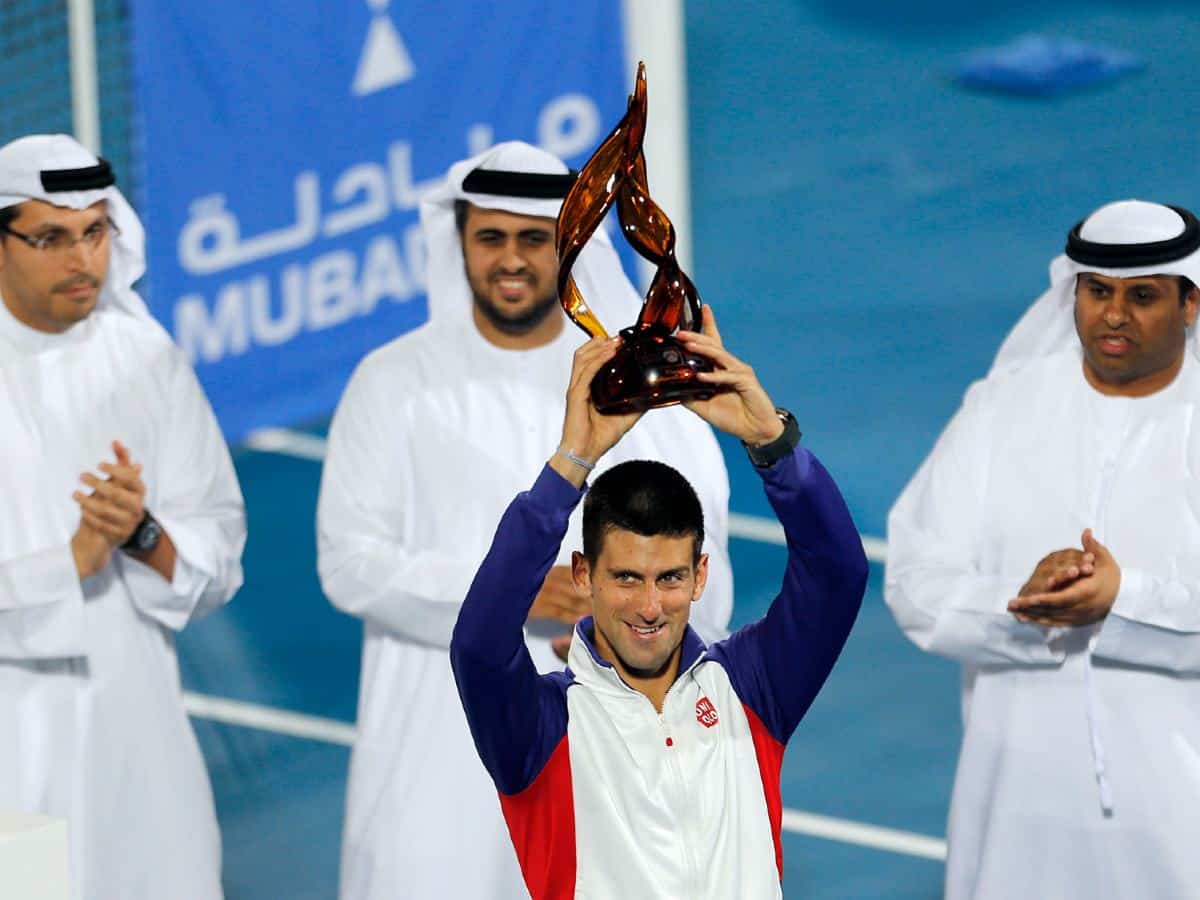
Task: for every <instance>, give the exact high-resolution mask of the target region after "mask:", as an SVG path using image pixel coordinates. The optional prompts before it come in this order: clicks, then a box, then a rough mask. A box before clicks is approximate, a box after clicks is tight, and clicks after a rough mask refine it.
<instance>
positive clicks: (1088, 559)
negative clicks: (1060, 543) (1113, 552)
mask: <svg viewBox="0 0 1200 900" xmlns="http://www.w3.org/2000/svg"><path fill="white" fill-rule="evenodd" d="M1095 566H1096V556H1095V554H1092V553H1085V552H1084V551H1083V550H1075V549H1067V550H1055V551H1054V552H1053V553H1049V554H1047V555H1046V556H1044V557H1042V560H1041V562H1039V563H1038V564H1037V566H1036V567H1035V568H1034V570H1033V574H1032V575H1030V576H1029V580H1028V581H1026V582H1025V585H1024V586H1023V587H1022V588H1021V591H1020V593H1019V595H1018V596H1021V597H1028V596H1029V595H1030V594H1048V593H1050V592H1052V591H1057V590H1058V589H1059V588H1063V587H1066V586H1067V585H1068V584H1070V583H1071V582H1073V581H1076V580H1078V579H1080V578H1086V577H1087V576H1089V575H1091V574H1092V573H1093V572H1094V571H1095V570H1096V569H1095Z"/></svg>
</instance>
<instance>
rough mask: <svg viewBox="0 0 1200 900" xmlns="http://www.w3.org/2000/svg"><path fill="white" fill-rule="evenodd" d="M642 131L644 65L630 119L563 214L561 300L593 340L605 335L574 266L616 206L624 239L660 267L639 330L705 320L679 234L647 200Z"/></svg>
mask: <svg viewBox="0 0 1200 900" xmlns="http://www.w3.org/2000/svg"><path fill="white" fill-rule="evenodd" d="M645 133H646V73H645V67H644V66H643V65H640V64H639V65H638V74H637V83H636V85H635V86H634V92H633V94H632V96H630V98H629V105H628V109H627V110H626V113H625V117H624V118H623V119H621V121H620V122H619V123H618V124H617V127H616V128H614V129H613V130H612V133H611V134H609V136H608V137H607V138H605V139H604V142H603V143H602V144H601V145H600V147H599V148H598V149H597V150H596V152H595V153H594V154H592V158H591V159H589V160H588V162H587V165H585V166H584V167H583V170H582V171H581V172H580V173H579V177H578V178H577V179H576V180H575V184H574V186H573V187H572V188H571V191H570V193H569V194H568V195H567V197H566V199H564V200H563V205H562V210H561V211H560V212H559V215H558V231H557V250H558V259H559V270H558V295H559V297H560V298H561V299H562V303H563V307H564V309H565V310H566V312H567V315H568V316H570V317H571V319H572V321H574V322H575V323H576V324H577V325H579V326H580V327H581V328H583V329H584V331H586V332H588V334H590V335H591V336H592V337H607V334H606V333H605V331H604V326H602V325H600V323H599V322H598V321H597V320H596V317H595V316H594V315H593V314H592V312H591V310H590V309H588V306H587V302H586V301H585V300H584V299H583V296H582V294H580V292H579V287H578V285H576V284H575V279H574V277H573V276H572V275H571V266H572V265H573V264H574V262H575V259H576V258H577V257H578V256H579V253H580V251H582V250H583V245H584V244H586V243H587V241H588V238H590V237H591V236H592V234H594V233H595V231H596V229H597V228H599V227H600V223H601V222H603V221H604V217H605V215H606V214H607V213H608V211H609V210H610V209H611V208H612V207H613V205H614V204H616V207H617V216H618V218H619V219H620V222H621V231H622V233H623V234H624V235H625V240H626V241H628V242H629V244H630V245H631V246H632V247H633V249H634V250H636V251H637V252H638V253H639V254H640V255H641V256H643V257H644V258H645V259H647V260H649V261H650V262H651V263H653V264H654V265H655V266H657V267H658V271H657V272H656V273H655V275H654V280H653V281H652V282H651V284H650V291H649V293H647V295H646V302H645V303H644V304H643V306H642V312H641V315H639V316H638V321H637V324H636V326H635V327H636V328H637V329H646V328H650V327H652V326H655V325H657V326H659V327H661V328H665V329H666V330H667V332H668V333H671V332H674V331H675V329H676V328H696V327H697V326H698V325H699V322H700V300H699V295H698V293H697V291H696V287H695V285H693V284H692V282H691V279H689V278H688V277H687V275H686V274H685V273H684V271H683V270H682V269H681V268H680V267H679V262H678V260H676V258H675V228H674V227H673V226H672V225H671V220H670V219H668V218H667V216H666V213H664V212H663V211H662V209H660V208H659V206H658V204H656V203H655V202H654V201H653V200H652V199H651V198H650V190H649V188H648V186H647V183H646V157H645V155H644V154H643V152H642V138H643V137H644V136H645Z"/></svg>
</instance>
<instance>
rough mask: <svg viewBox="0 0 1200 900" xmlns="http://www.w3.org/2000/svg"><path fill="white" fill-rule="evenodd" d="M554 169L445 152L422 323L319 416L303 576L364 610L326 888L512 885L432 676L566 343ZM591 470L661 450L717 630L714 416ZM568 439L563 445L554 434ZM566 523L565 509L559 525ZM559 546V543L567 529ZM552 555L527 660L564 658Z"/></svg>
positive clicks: (606, 292) (498, 153)
mask: <svg viewBox="0 0 1200 900" xmlns="http://www.w3.org/2000/svg"><path fill="white" fill-rule="evenodd" d="M570 179H571V176H570V174H569V173H568V169H567V167H566V166H565V165H563V163H562V162H561V161H560V160H558V159H556V158H555V157H553V156H551V155H549V154H547V153H544V152H542V151H540V150H538V149H536V148H534V147H531V146H529V145H527V144H521V143H516V142H513V143H507V144H501V145H498V146H496V147H494V148H493V149H492V150H490V151H488V152H486V153H484V154H482V155H480V156H477V157H475V158H473V159H469V160H466V161H464V162H460V163H458V164H456V165H455V166H453V167H452V168H451V169H450V171H449V173H448V175H447V179H446V181H445V183H444V184H443V185H442V186H440V188H439V189H438V190H436V191H435V192H433V193H431V194H430V195H429V196H428V197H427V198H426V200H425V201H424V202H423V203H422V207H421V223H422V228H423V231H424V234H425V238H426V246H427V248H428V252H429V264H428V266H427V270H428V273H429V274H428V281H429V285H428V292H429V312H430V321H429V323H428V324H427V325H425V326H423V327H422V328H420V329H418V330H417V331H415V332H413V333H410V334H408V335H405V336H403V337H401V338H399V339H397V340H395V341H393V342H391V343H390V344H388V345H386V346H384V347H382V348H381V349H379V350H377V351H375V352H374V353H372V354H371V355H370V356H368V357H367V358H366V359H365V360H364V361H363V362H362V364H361V365H360V366H359V367H358V370H357V371H356V372H355V374H354V376H353V378H352V379H351V382H350V384H349V386H348V387H347V389H346V392H345V395H344V396H343V397H342V400H341V404H340V405H339V407H338V410H337V413H336V415H335V416H334V420H333V424H332V426H331V429H330V435H329V455H328V458H327V460H326V463H325V470H324V475H323V478H322V482H321V497H320V502H319V506H318V515H317V522H318V529H317V532H318V553H319V565H320V574H321V582H322V585H323V586H324V588H325V592H326V594H327V595H328V596H329V598H330V600H331V601H332V602H333V603H334V604H335V605H336V606H337V607H338V608H340V609H342V610H344V611H346V612H348V613H350V614H352V615H355V616H358V617H360V618H362V619H363V620H364V622H365V625H366V631H365V641H364V648H363V662H362V684H361V690H360V697H359V708H358V728H359V737H358V740H357V742H356V744H355V746H354V753H353V758H352V761H351V766H350V783H349V788H348V798H347V808H346V821H345V834H344V839H343V849H342V872H341V895H342V897H343V898H344V900H366V898H380V900H382V898H393V897H470V898H473V900H488V898H496V900H507V898H520V897H527V896H528V893H527V891H526V890H525V886H524V882H523V880H522V878H521V873H520V870H519V868H518V866H517V860H516V856H515V854H514V853H513V849H512V843H511V841H510V839H509V836H508V832H507V829H506V827H505V824H504V819H503V817H502V816H501V813H500V805H499V802H498V801H497V799H496V793H495V790H494V789H493V787H492V783H491V780H490V779H489V777H488V774H487V772H486V771H485V770H484V768H483V766H482V765H481V764H480V762H479V758H478V755H477V754H476V752H475V747H474V744H473V743H472V741H471V735H470V731H469V730H468V728H467V723H466V718H465V716H464V715H463V711H462V705H461V703H460V702H459V699H458V693H457V691H456V689H455V685H454V679H453V677H452V674H451V670H450V662H449V646H450V635H451V632H452V630H453V628H454V623H455V620H456V619H457V618H458V611H459V608H460V606H461V603H462V600H463V598H464V597H465V596H466V593H467V588H468V587H469V586H470V583H471V579H472V577H473V575H474V573H475V570H476V569H477V568H478V566H479V562H480V561H481V560H482V559H483V557H484V555H485V554H486V552H487V548H488V546H489V545H490V543H491V539H492V535H493V532H494V530H495V525H496V522H497V521H498V520H499V518H500V515H501V513H502V512H503V511H504V509H505V507H506V506H507V505H508V503H509V501H510V500H511V499H512V496H513V494H515V493H516V492H517V491H519V490H522V489H524V487H526V486H528V484H529V483H530V482H531V481H532V479H533V478H534V476H536V474H537V473H538V471H539V470H540V469H541V467H542V465H543V464H544V462H545V460H544V457H545V447H546V446H547V442H550V443H553V442H554V441H556V440H557V438H558V436H559V433H560V431H561V425H562V417H563V405H564V400H563V397H564V395H565V388H566V382H567V379H568V377H569V375H570V372H571V363H572V356H573V354H574V351H575V349H576V348H577V347H578V346H579V345H580V344H581V343H583V342H584V340H585V339H586V335H584V334H583V333H582V331H579V330H577V329H576V328H575V327H574V326H572V325H570V324H569V322H568V321H567V319H566V317H565V315H564V314H563V312H562V309H561V306H560V305H559V303H558V299H557V296H556V293H555V290H556V289H555V278H556V275H557V271H558V267H557V260H556V258H555V255H554V225H555V223H554V217H555V216H556V215H557V214H558V209H559V206H560V204H561V202H562V198H563V196H564V195H565V194H566V191H567V189H568V188H569V185H570ZM572 272H573V274H574V275H575V278H576V281H577V283H578V284H579V286H580V289H581V290H582V292H583V294H584V296H585V297H586V298H588V300H589V302H590V304H591V306H592V309H593V311H594V312H595V313H596V314H597V315H598V316H599V318H600V320H601V321H602V322H603V323H604V324H605V325H606V326H607V327H608V328H609V329H611V330H613V331H615V330H616V329H618V328H621V327H624V326H626V325H630V324H632V323H633V322H634V320H635V319H636V318H637V313H638V310H639V309H640V304H641V301H640V298H639V297H638V296H637V292H636V291H635V290H634V288H633V286H632V285H631V284H630V283H629V281H628V279H627V278H626V277H625V276H624V274H623V272H622V270H621V267H620V262H619V260H618V259H617V256H616V253H615V251H614V250H613V247H612V244H611V243H610V242H609V240H608V238H607V237H606V236H605V235H603V234H597V236H596V237H595V238H593V240H592V241H591V242H590V243H589V245H588V246H587V247H586V248H585V249H584V251H583V253H582V254H581V256H580V258H579V260H578V262H577V263H576V264H575V266H574V268H573V270H572ZM627 441H628V442H622V444H621V446H620V447H619V448H618V451H614V453H613V454H611V456H612V457H613V458H611V459H610V458H608V457H606V458H605V460H604V464H603V465H604V466H611V465H615V464H616V463H618V462H620V461H622V460H624V459H631V458H654V459H661V460H664V461H666V462H668V463H670V464H671V465H673V466H675V467H676V468H678V469H679V470H680V471H681V472H682V473H683V474H684V475H685V476H686V477H687V478H688V480H689V481H691V482H692V484H694V485H695V486H696V489H697V492H698V493H699V494H700V497H701V501H702V503H703V507H704V516H705V530H706V534H707V535H708V539H707V540H706V542H705V551H706V552H707V553H709V554H710V563H709V573H710V574H709V586H708V589H707V590H706V591H705V594H704V597H703V599H702V600H701V601H700V602H699V603H698V604H697V605H696V609H695V612H694V614H693V621H694V622H695V620H696V619H699V622H698V623H697V624H698V628H699V630H700V631H701V633H702V634H703V636H704V637H705V638H706V639H708V640H712V639H714V638H717V637H720V636H722V634H723V633H724V629H725V626H726V625H727V624H728V621H729V616H730V613H731V605H732V591H733V585H732V575H731V572H730V566H729V558H728V552H727V548H726V540H727V520H728V499H729V483H728V476H727V474H726V471H725V465H724V460H723V458H722V456H721V453H720V449H719V448H718V446H717V443H716V440H715V438H714V436H713V434H712V431H711V429H709V427H708V426H707V425H705V424H704V423H703V422H701V421H700V420H699V419H697V418H696V417H695V416H692V415H691V414H690V413H688V412H687V410H685V409H683V408H682V407H676V408H673V409H665V410H656V411H654V412H652V413H650V414H648V415H647V416H646V417H645V419H644V421H643V424H642V426H641V427H639V429H638V430H637V432H636V433H635V434H632V435H630V436H629V438H628V439H627ZM565 449H569V448H565ZM571 527H572V529H573V533H574V534H575V535H576V537H577V538H578V537H579V528H580V522H579V521H578V516H576V518H575V519H574V520H573V521H572V526H571ZM563 546H564V547H569V546H573V545H572V544H571V543H570V541H564V543H563ZM569 562H570V556H569V554H568V553H565V552H564V554H563V555H562V558H561V559H560V560H559V561H558V563H559V564H558V565H556V566H555V567H554V568H553V569H552V570H551V574H550V576H549V577H548V578H547V580H546V584H545V586H544V587H543V589H542V592H541V594H540V595H539V597H538V600H537V602H536V603H535V606H534V610H533V611H532V613H531V616H530V620H529V622H528V627H527V633H528V644H529V647H530V651H531V653H532V655H533V658H534V660H535V662H536V663H537V665H538V666H539V668H541V669H542V670H543V671H550V670H552V669H555V668H561V667H562V662H561V660H560V659H559V658H558V657H556V655H555V649H554V642H559V643H560V644H561V648H560V649H561V650H562V651H564V652H565V648H566V645H567V643H568V642H569V636H570V629H571V626H572V625H573V624H574V622H575V621H577V620H578V619H579V618H581V617H582V616H583V615H585V614H586V612H587V611H588V609H587V600H586V598H584V597H582V596H581V595H579V594H578V593H577V592H576V590H575V588H574V587H573V586H572V584H571V581H570V568H569Z"/></svg>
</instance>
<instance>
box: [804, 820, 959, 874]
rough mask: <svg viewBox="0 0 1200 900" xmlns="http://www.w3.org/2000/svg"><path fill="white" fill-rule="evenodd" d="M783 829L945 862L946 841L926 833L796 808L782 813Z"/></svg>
mask: <svg viewBox="0 0 1200 900" xmlns="http://www.w3.org/2000/svg"><path fill="white" fill-rule="evenodd" d="M783 830H784V831H790V832H792V833H793V834H806V835H808V836H810V837H819V838H825V839H826V840H830V841H839V842H841V843H843V844H857V845H858V846H860V847H870V848H872V849H874V850H886V851H888V852H890V853H902V854H904V855H905V856H919V857H921V858H922V859H935V860H938V861H939V862H945V861H946V842H945V841H944V840H942V839H941V838H933V837H928V836H926V835H924V834H915V833H913V832H911V831H900V830H898V829H895V828H882V827H880V826H879V825H867V824H865V823H863V822H851V821H849V820H847V819H835V818H832V817H831V816H819V815H817V814H816V813H807V812H800V811H799V810H795V809H785V810H784V811H783Z"/></svg>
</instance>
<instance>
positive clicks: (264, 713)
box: [183, 691, 357, 747]
mask: <svg viewBox="0 0 1200 900" xmlns="http://www.w3.org/2000/svg"><path fill="white" fill-rule="evenodd" d="M183 708H184V709H186V710H187V711H188V713H189V714H190V715H192V716H194V717H195V718H197V719H208V720H209V721H210V722H221V723H223V724H225V725H240V726H241V727H243V728H257V729H259V730H261V731H272V732H274V733H275V734H286V735H288V736H289V737H297V738H308V739H309V740H312V741H321V742H322V743H326V744H338V745H340V746H342V747H352V746H354V737H355V735H356V734H357V730H356V729H355V727H354V726H353V725H350V724H348V723H346V722H340V721H338V720H337V719H326V718H323V717H321V716H306V715H303V714H302V713H294V712H288V711H287V710H283V709H273V708H272V707H270V706H259V705H258V704H257V703H246V702H245V701H242V700H230V699H228V698H226V697H210V696H208V695H207V694H193V693H191V692H190V691H184V692H183Z"/></svg>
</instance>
